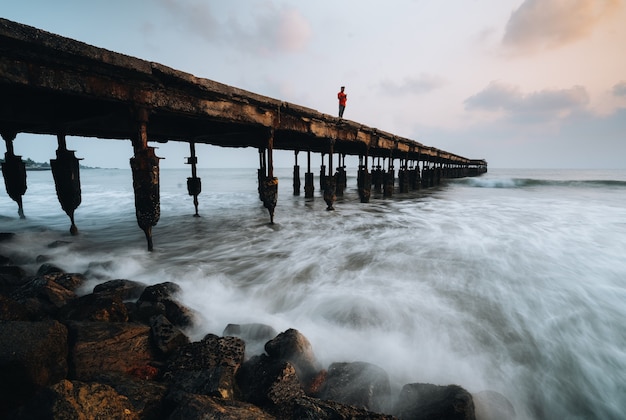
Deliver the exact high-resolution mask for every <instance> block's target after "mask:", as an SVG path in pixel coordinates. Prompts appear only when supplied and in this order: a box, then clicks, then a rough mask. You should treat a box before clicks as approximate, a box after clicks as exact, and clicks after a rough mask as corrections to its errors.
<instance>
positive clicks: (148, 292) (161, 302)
mask: <svg viewBox="0 0 626 420" xmlns="http://www.w3.org/2000/svg"><path fill="white" fill-rule="evenodd" d="M180 291H181V288H180V286H179V285H177V284H176V283H172V282H165V283H159V284H155V285H153V286H148V287H146V288H145V290H144V291H143V293H141V296H140V297H139V299H138V300H137V305H136V311H135V316H136V317H137V319H138V320H139V321H141V322H144V323H146V324H147V323H149V322H150V318H152V317H153V316H155V315H159V314H162V315H165V316H166V317H167V319H169V320H170V322H171V323H172V324H174V325H176V326H178V327H183V328H184V327H190V326H191V325H193V320H194V319H195V314H194V313H193V311H191V310H190V309H189V308H186V307H185V306H184V305H182V304H180V303H179V302H177V301H176V300H174V297H175V296H176V295H177V294H178V293H180Z"/></svg>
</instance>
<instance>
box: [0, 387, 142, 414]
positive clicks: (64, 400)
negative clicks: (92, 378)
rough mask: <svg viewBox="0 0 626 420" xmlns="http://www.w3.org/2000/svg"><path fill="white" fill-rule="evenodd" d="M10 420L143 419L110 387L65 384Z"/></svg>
mask: <svg viewBox="0 0 626 420" xmlns="http://www.w3.org/2000/svg"><path fill="white" fill-rule="evenodd" d="M8 418H9V419H11V420H22V419H23V420H30V419H68V420H69V419H125V420H126V419H128V420H134V419H139V418H140V417H139V415H138V413H137V412H136V411H135V410H134V407H133V406H132V404H131V403H130V401H129V400H128V398H126V397H125V396H123V395H120V394H118V393H117V392H116V391H115V389H113V388H112V387H110V386H108V385H104V384H100V383H83V382H79V381H68V380H62V381H61V382H59V383H58V384H56V385H52V386H50V387H49V388H47V389H44V390H42V391H41V392H39V393H37V395H35V396H34V397H33V399H32V400H31V401H29V402H28V404H26V405H24V406H23V407H21V408H20V409H18V410H16V411H14V412H13V413H11V414H10V415H9V417H8Z"/></svg>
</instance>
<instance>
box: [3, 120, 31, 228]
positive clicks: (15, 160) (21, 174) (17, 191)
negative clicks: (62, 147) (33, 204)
mask: <svg viewBox="0 0 626 420" xmlns="http://www.w3.org/2000/svg"><path fill="white" fill-rule="evenodd" d="M16 135H17V133H15V132H10V133H5V132H3V133H2V138H3V139H4V141H5V143H6V146H7V151H6V153H5V154H4V162H3V163H2V176H3V178H4V186H5V187H6V190H7V194H8V195H9V197H11V199H12V200H13V201H15V202H16V203H17V214H18V215H19V216H20V219H24V218H26V216H24V207H23V206H22V196H23V195H24V194H25V193H26V165H25V164H24V162H23V161H22V157H21V156H15V154H14V152H13V140H14V139H15V136H16Z"/></svg>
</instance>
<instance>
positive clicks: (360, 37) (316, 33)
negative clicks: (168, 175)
mask: <svg viewBox="0 0 626 420" xmlns="http://www.w3.org/2000/svg"><path fill="white" fill-rule="evenodd" d="M4 3H5V4H3V6H2V8H1V9H0V10H1V12H0V13H1V14H0V16H2V17H3V18H6V19H9V20H13V21H17V22H20V23H23V24H27V25H31V26H35V27H37V28H40V29H43V30H46V31H49V32H53V33H56V34H59V35H62V36H66V37H69V38H73V39H76V40H79V41H82V42H85V43H88V44H91V45H94V46H97V47H102V48H106V49H109V50H112V51H116V52H120V53H124V54H128V55H131V56H134V57H138V58H141V59H145V60H149V61H155V62H158V63H161V64H164V65H167V66H169V67H173V68H175V69H179V70H182V71H185V72H189V73H192V74H194V75H195V76H198V77H203V78H207V79H212V80H215V81H218V82H221V83H225V84H228V85H233V86H236V87H239V88H242V89H246V90H249V91H251V92H255V93H258V94H262V95H266V96H270V97H273V98H276V99H280V100H283V101H288V102H293V103H296V104H299V105H304V106H307V107H310V108H314V109H317V110H318V111H320V112H324V113H328V114H333V115H336V113H337V98H336V95H337V92H338V90H339V87H340V86H342V85H345V86H346V93H347V94H348V103H347V107H346V111H345V114H344V118H346V119H349V120H353V121H357V122H359V123H362V124H365V125H368V126H371V127H376V128H379V129H381V130H384V131H388V132H392V133H394V134H398V135H401V136H404V137H408V138H411V139H414V140H417V141H419V142H421V143H424V144H426V145H428V146H433V147H437V148H440V149H443V150H447V151H449V152H452V153H456V154H459V155H462V156H465V157H469V158H484V159H487V161H488V162H489V165H490V167H494V168H626V24H625V22H626V0H440V1H427V0H394V1H393V2H389V1H382V0H378V1H374V0H333V1H330V0H317V1H308V2H304V1H298V2H296V1H288V0H229V1H217V0H106V1H100V0H92V1H83V0H58V1H54V2H52V1H48V0H20V1H11V2H4ZM14 145H15V151H16V153H17V154H20V155H22V156H24V157H25V158H26V157H29V158H32V159H33V160H36V161H47V160H49V159H50V158H53V157H54V150H55V149H56V140H55V138H53V137H50V136H34V135H28V134H21V135H18V137H17V139H16V140H15V143H14ZM68 146H69V147H70V148H72V149H75V150H76V151H77V153H76V155H77V156H79V157H82V158H84V161H83V162H82V163H83V164H85V165H89V166H100V167H120V168H128V166H129V165H128V159H129V157H131V155H132V147H131V145H130V142H125V141H105V140H86V139H77V138H69V139H68ZM0 152H4V148H2V147H0ZM198 153H199V165H200V166H201V167H220V166H222V167H223V166H234V167H241V166H250V165H254V164H255V163H256V160H257V154H256V151H254V150H223V149H220V148H216V147H210V146H202V145H201V146H198ZM285 153H286V152H285ZM157 154H158V155H159V156H162V157H164V158H165V159H164V160H163V161H161V166H162V167H164V168H167V167H183V166H184V157H185V156H187V155H188V154H189V151H188V148H187V146H186V145H183V144H172V143H168V144H166V145H159V150H158V151H157ZM290 157H291V155H289V156H284V159H282V158H281V157H279V160H277V163H276V165H277V166H289V165H291V164H292V162H291V161H290V159H288V158H290Z"/></svg>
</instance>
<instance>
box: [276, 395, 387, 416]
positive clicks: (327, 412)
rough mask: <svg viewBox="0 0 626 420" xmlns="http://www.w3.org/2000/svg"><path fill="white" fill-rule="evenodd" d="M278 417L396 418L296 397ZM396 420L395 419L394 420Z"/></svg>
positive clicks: (281, 408)
mask: <svg viewBox="0 0 626 420" xmlns="http://www.w3.org/2000/svg"><path fill="white" fill-rule="evenodd" d="M277 414H278V417H280V418H284V419H315V420H394V419H396V417H393V416H391V415H387V414H379V413H375V412H372V411H368V410H364V409H360V408H357V407H352V406H349V405H344V404H340V403H338V402H334V401H323V400H318V399H316V398H311V397H298V398H294V399H293V400H291V401H289V403H288V404H285V405H283V406H281V407H280V409H279V411H278V413H277ZM396 420H397V419H396Z"/></svg>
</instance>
